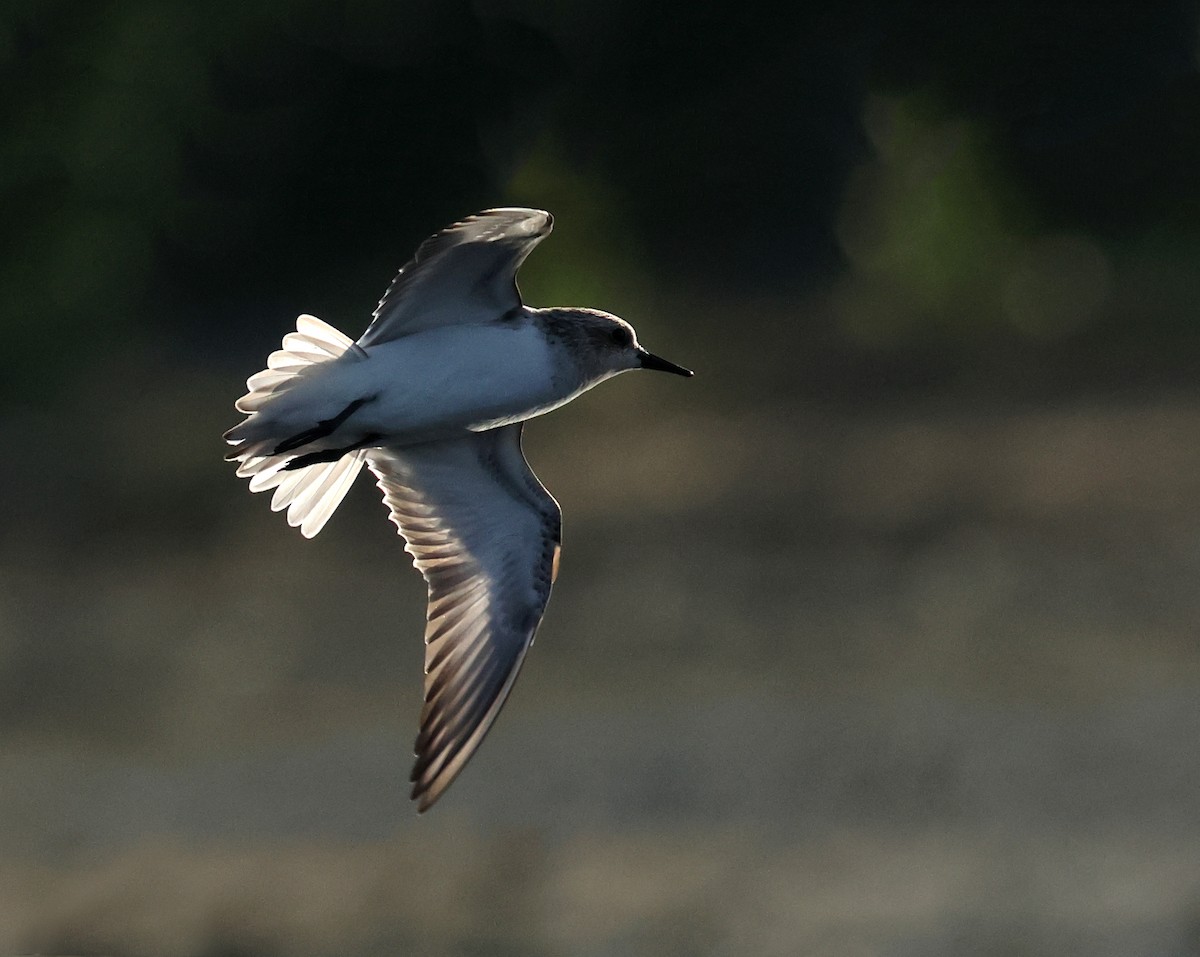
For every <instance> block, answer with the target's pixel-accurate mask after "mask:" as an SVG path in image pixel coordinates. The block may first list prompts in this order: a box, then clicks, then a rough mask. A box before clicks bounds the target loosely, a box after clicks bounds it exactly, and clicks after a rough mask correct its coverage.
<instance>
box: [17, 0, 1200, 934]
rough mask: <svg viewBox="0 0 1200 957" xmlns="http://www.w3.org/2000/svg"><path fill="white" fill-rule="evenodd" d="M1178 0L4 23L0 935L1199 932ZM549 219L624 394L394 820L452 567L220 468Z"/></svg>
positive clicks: (375, 518) (561, 457)
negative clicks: (627, 346) (428, 299)
mask: <svg viewBox="0 0 1200 957" xmlns="http://www.w3.org/2000/svg"><path fill="white" fill-rule="evenodd" d="M1198 13H1200V11H1198V8H1197V6H1196V4H1195V3H1168V2H1157V0H1149V2H1143V3H1139V4H1078V3H1073V2H1065V0H1038V2H1036V3H1032V2H1011V3H1000V4H993V5H991V6H988V7H983V6H980V5H970V4H957V5H956V4H945V3H935V2H930V0H896V2H891V3H880V2H869V0H855V2H849V3H845V4H841V5H828V4H815V3H802V2H801V3H794V4H791V5H788V6H787V7H786V8H784V7H782V6H777V5H771V6H763V7H757V6H756V5H755V4H753V3H751V4H738V5H736V6H732V7H731V6H730V5H728V4H723V3H720V4H719V3H714V2H711V0H696V2H692V3H689V4H677V3H666V2H659V0H639V2H637V3H634V2H625V0H603V2H601V0H585V2H579V3H566V2H556V0H475V2H469V3H464V2H438V0H405V2H399V3H397V2H394V0H292V2H290V3H287V4H284V3H272V2H269V0H238V2H228V0H213V2H210V3H208V4H206V5H204V6H203V7H201V6H198V5H195V4H189V3H182V2H177V0H154V2H150V0H121V2H97V3H91V4H79V3H77V2H66V0H8V2H7V3H6V4H5V5H4V7H3V10H2V11H0V117H2V119H0V210H2V213H0V249H2V250H3V253H2V255H0V337H2V341H3V347H2V348H0V444H2V445H3V448H4V450H5V454H4V459H5V468H4V469H3V471H2V472H0V492H2V495H3V501H4V503H5V509H4V516H3V521H2V522H0V951H2V952H5V953H34V952H36V953H42V954H83V955H100V954H107V955H166V957H175V955H179V957H275V955H310V954H311V955H315V954H329V953H351V954H362V955H375V954H423V955H435V957H438V955H447V957H450V955H453V957H483V955H533V957H537V955H559V954H575V955H587V957H602V955H604V957H607V955H622V957H624V955H694V954H719V955H731V957H732V955H737V957H744V955H751V954H753V955H767V957H773V955H778V957H794V955H797V954H821V955H828V957H840V955H846V957H866V955H894V957H910V955H911V957H942V955H945V957H962V955H981V957H983V955H988V957H993V955H994V957H999V955H1005V957H1014V955H1047V957H1050V955H1054V957H1061V955H1074V954H1078V955H1088V957H1098V955H1146V957H1184V955H1196V954H1200V852H1198V850H1200V816H1198V814H1197V811H1198V807H1200V754H1198V751H1197V745H1196V742H1197V739H1198V737H1200V647H1198V646H1197V637H1198V634H1197V623H1198V621H1200V588H1198V584H1200V447H1198V443H1197V434H1198V433H1200V388H1198V386H1197V372H1198V371H1200V369H1198V366H1200V322H1198V321H1197V310H1198V308H1200V269H1198V268H1197V262H1198V261H1200V175H1197V169H1198V167H1200V73H1198V63H1200V26H1198V23H1200V18H1198ZM511 204H528V205H534V206H539V207H543V208H546V209H549V210H551V211H552V212H553V213H554V214H555V216H556V218H557V227H556V231H555V233H554V235H553V237H552V238H551V239H550V240H549V241H547V242H546V243H545V244H544V245H543V246H542V247H541V248H540V249H539V250H538V251H537V252H536V253H535V254H534V256H533V257H532V259H531V260H530V262H529V263H528V265H527V266H526V268H525V269H524V271H523V273H522V289H523V291H524V293H525V295H526V298H527V300H528V301H530V302H531V303H533V304H537V305H553V304H567V305H589V306H595V307H599V308H604V309H607V310H610V311H613V312H616V313H618V314H619V315H622V316H624V317H626V318H628V319H629V320H630V321H632V322H633V323H634V324H635V325H636V327H637V329H638V331H639V333H640V336H641V338H642V341H643V342H644V343H646V345H647V346H648V347H649V348H650V349H652V350H653V351H655V352H658V353H660V354H662V355H664V356H666V357H668V358H670V359H672V360H674V361H676V362H679V363H682V364H685V365H687V366H690V367H693V368H695V369H696V370H697V376H696V378H695V379H693V380H691V381H689V382H683V381H682V380H678V379H673V378H670V377H666V376H659V377H656V376H628V377H624V378H622V379H620V380H618V381H616V382H613V383H609V384H606V385H605V386H603V387H601V388H599V389H597V390H596V391H595V392H593V393H590V394H588V395H587V396H584V397H583V398H582V399H580V400H579V401H578V402H576V403H574V404H573V405H571V406H570V407H569V408H567V409H564V410H562V411H560V412H558V413H556V414H555V415H553V416H549V417H547V418H545V419H543V420H539V421H537V422H535V423H533V424H532V425H531V426H530V427H529V428H528V429H527V431H526V449H527V453H528V456H529V458H530V460H531V462H532V464H533V466H534V468H535V469H536V470H537V472H538V473H539V475H540V476H541V478H542V479H543V481H544V482H545V484H546V485H547V486H548V487H549V488H550V489H551V490H552V491H553V492H554V494H555V495H556V496H557V497H558V499H559V501H560V502H561V503H562V506H563V510H564V513H565V522H566V524H565V553H564V560H563V574H562V576H561V578H560V579H559V582H558V585H557V587H556V589H555V593H554V597H553V600H552V601H551V603H550V607H549V610H548V614H547V616H546V619H545V622H544V625H543V627H542V629H541V632H540V634H539V638H538V642H537V644H536V646H535V648H534V652H533V654H531V655H530V657H529V659H528V662H527V665H526V668H525V671H524V675H523V677H522V679H521V681H520V682H519V684H518V686H517V688H516V691H515V693H514V695H513V697H512V699H511V700H510V702H509V705H508V707H507V709H506V711H505V714H504V716H503V717H502V718H501V720H500V721H499V722H498V723H497V725H496V728H495V730H494V731H493V732H492V734H491V736H490V738H489V740H488V741H487V743H486V745H485V746H484V747H483V748H482V750H481V751H480V753H479V754H478V756H477V757H476V759H475V760H474V761H473V762H472V763H471V765H470V766H469V767H468V768H467V770H466V771H465V773H464V774H463V776H462V777H461V778H460V779H459V781H458V782H457V783H456V785H455V786H454V787H453V788H452V789H451V790H450V791H449V792H448V793H447V795H446V796H445V798H444V799H443V800H442V801H441V803H440V804H439V805H438V806H437V807H436V808H435V809H434V810H433V811H432V812H430V813H429V814H428V815H425V816H423V817H421V818H418V817H417V816H416V815H415V813H414V811H413V808H412V807H411V806H410V805H409V803H408V801H407V787H406V780H407V774H408V770H409V766H410V760H411V758H410V743H411V741H412V739H413V737H414V735H415V725H416V716H417V711H418V707H419V695H420V671H421V657H422V655H421V652H422V649H421V642H420V636H421V633H422V627H421V625H422V616H423V612H424V587H423V584H422V583H421V581H420V579H419V577H418V576H417V575H416V573H415V572H414V571H413V570H412V569H411V568H410V567H409V563H408V556H407V555H406V554H405V553H404V552H403V550H402V543H401V542H400V541H399V540H398V539H397V538H396V536H395V535H394V533H393V530H392V527H391V525H390V524H389V523H388V522H387V521H386V520H385V518H386V513H385V511H384V509H383V507H382V505H381V504H380V502H379V495H378V493H377V491H376V490H375V489H374V488H373V486H372V485H371V483H370V481H368V480H367V479H366V478H361V479H360V480H359V483H358V485H357V486H356V488H355V489H354V490H353V491H352V493H351V495H350V497H349V498H348V500H347V501H346V503H345V504H344V505H343V506H342V508H341V509H340V511H339V512H338V514H337V515H336V516H335V518H334V519H333V521H332V522H331V523H330V525H329V526H328V528H327V529H326V530H325V531H324V532H323V533H322V534H321V535H320V536H319V538H317V539H315V540H313V541H311V542H306V541H304V540H302V539H301V538H300V536H299V535H298V534H297V533H296V532H295V531H294V530H292V529H289V528H288V527H287V526H286V524H285V523H284V522H283V521H282V519H281V518H280V516H278V515H273V514H271V513H270V511H269V510H268V508H267V505H268V502H267V500H266V498H265V497H261V496H260V497H251V496H250V495H249V494H248V493H247V491H246V488H245V483H244V482H241V481H239V480H237V479H236V478H235V476H234V474H233V469H232V468H231V467H230V466H229V465H227V464H226V463H224V462H223V461H222V455H223V453H224V451H225V447H224V445H223V444H222V442H221V441H220V435H221V432H222V431H223V430H224V429H226V428H228V427H229V426H231V425H233V424H234V423H235V422H236V421H237V419H238V416H237V415H236V414H235V413H234V410H233V407H232V403H233V401H234V399H235V398H236V397H237V396H238V395H240V394H241V392H242V391H243V390H242V385H243V381H244V380H245V378H246V377H247V376H248V375H250V374H251V373H253V372H255V371H257V370H258V369H259V368H261V367H262V365H263V360H264V358H265V356H266V354H267V353H268V352H270V351H271V350H272V349H274V348H276V346H277V343H278V341H279V339H280V338H281V336H282V335H283V334H284V333H286V332H287V331H288V330H289V329H291V328H292V326H293V323H294V319H295V316H296V315H297V314H299V313H301V312H311V313H314V314H316V315H318V316H320V317H322V318H323V319H325V320H327V321H329V322H331V323H333V324H334V325H336V326H338V327H339V328H341V329H343V330H344V331H346V332H348V333H350V334H351V335H358V334H359V333H360V332H361V331H362V329H363V328H364V327H365V325H366V322H367V319H368V317H369V313H370V310H371V308H372V307H373V305H374V303H375V301H376V299H377V298H378V296H379V295H380V294H381V293H382V291H383V289H384V288H385V287H386V285H387V283H388V282H389V281H390V279H391V277H392V275H393V274H394V271H395V269H396V268H397V267H398V266H399V265H400V264H401V263H402V262H403V261H404V260H406V259H407V258H408V256H409V254H410V253H411V252H412V250H413V249H414V248H415V246H416V244H417V243H418V242H419V241H420V240H421V239H423V238H424V237H425V236H426V235H428V234H429V233H431V232H433V231H434V230H436V229H438V228H440V227H441V226H443V225H446V224H447V223H449V222H452V221H453V220H455V219H458V218H460V217H462V216H463V215H466V214H468V213H471V212H473V211H475V210H477V209H480V208H484V207H487V206H495V205H511Z"/></svg>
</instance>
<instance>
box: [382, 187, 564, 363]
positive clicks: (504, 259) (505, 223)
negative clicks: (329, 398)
mask: <svg viewBox="0 0 1200 957" xmlns="http://www.w3.org/2000/svg"><path fill="white" fill-rule="evenodd" d="M553 225H554V219H553V217H552V216H551V215H550V214H549V213H547V212H543V211H542V210H540V209H520V208H513V209H489V210H485V211H484V212H482V213H478V214H477V215H475V216H469V217H468V218H466V219H464V220H463V221H462V222H461V223H455V224H454V225H453V226H448V227H446V228H445V229H443V230H442V231H441V232H440V233H437V234H435V235H433V236H431V237H429V239H427V240H425V242H423V243H421V245H420V247H419V248H418V249H417V252H416V254H415V255H414V256H413V258H412V259H411V260H409V262H408V263H407V264H406V265H405V266H404V267H403V268H402V269H401V270H400V272H399V274H398V275H397V276H396V278H395V279H393V280H392V284H391V285H390V286H388V289H387V292H385V293H384V294H383V298H382V299H381V300H379V305H378V306H377V307H376V308H375V313H374V315H375V321H374V322H372V323H371V325H370V326H368V327H367V331H366V332H365V333H363V335H362V338H361V339H359V340H358V342H359V345H361V346H364V347H366V346H373V345H378V344H379V343H381V342H390V341H391V340H392V339H398V338H399V337H400V336H406V335H408V334H410V333H413V332H418V331H420V330H422V329H429V328H431V327H433V326H443V325H456V324H468V325H469V324H471V323H477V322H481V321H488V320H490V319H494V318H496V317H497V316H499V315H502V314H504V313H505V312H507V311H508V310H510V309H512V308H513V307H515V306H520V304H521V297H520V294H519V293H518V292H517V278H516V277H517V270H518V269H519V268H520V266H521V263H522V262H524V261H525V257H526V256H528V255H529V253H530V251H531V250H532V249H533V247H534V246H536V245H537V244H538V243H539V242H541V241H542V240H543V239H545V238H546V237H547V236H548V235H550V230H551V228H552V227H553ZM481 316H482V317H483V318H481Z"/></svg>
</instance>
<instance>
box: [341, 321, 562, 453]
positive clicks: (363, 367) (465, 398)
mask: <svg viewBox="0 0 1200 957" xmlns="http://www.w3.org/2000/svg"><path fill="white" fill-rule="evenodd" d="M367 356H368V358H367V360H366V361H365V362H359V363H347V364H346V366H345V367H344V368H345V371H346V373H347V374H348V376H349V377H351V378H353V379H361V386H362V389H361V392H360V395H363V396H368V395H369V396H373V398H371V399H370V401H368V402H367V403H365V404H364V405H363V406H362V407H361V409H359V410H358V411H357V412H356V413H355V414H354V415H353V417H351V418H350V419H349V420H348V421H347V422H346V427H347V428H348V429H351V430H352V431H353V432H357V433H360V434H362V433H373V434H378V435H380V436H383V437H384V439H391V440H393V441H396V442H400V443H402V442H408V441H421V440H422V439H426V438H435V437H438V436H440V435H445V434H447V433H453V432H458V431H462V430H463V429H470V430H474V431H479V430H482V429H487V428H494V427H495V426H498V425H503V424H506V423H508V422H516V421H520V420H522V419H526V418H529V417H530V416H531V415H536V414H537V413H539V412H544V411H546V410H547V409H549V408H552V407H554V406H556V405H558V404H560V403H561V402H563V401H565V400H566V399H567V398H568V397H569V393H564V394H563V395H556V394H555V391H556V390H555V389H554V375H553V368H552V364H551V355H550V351H549V349H548V347H547V345H546V342H545V339H544V338H543V337H542V336H541V335H540V334H539V333H538V331H537V330H536V329H535V328H533V327H532V326H529V325H524V324H522V325H519V326H517V327H516V328H512V329H509V328H504V327H500V326H451V327H448V328H442V329H434V330H430V331H428V332H423V333H419V334H417V335H414V336H409V337H406V338H403V339H397V340H395V341H393V342H388V343H384V344H383V345H380V346H375V347H373V348H371V349H368V350H367ZM347 384H348V383H347ZM560 391H561V387H560Z"/></svg>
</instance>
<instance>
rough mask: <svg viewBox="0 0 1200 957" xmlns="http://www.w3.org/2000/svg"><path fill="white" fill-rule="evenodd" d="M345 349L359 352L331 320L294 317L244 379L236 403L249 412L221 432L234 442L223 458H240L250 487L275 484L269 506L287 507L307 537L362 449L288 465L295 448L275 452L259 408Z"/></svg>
mask: <svg viewBox="0 0 1200 957" xmlns="http://www.w3.org/2000/svg"><path fill="white" fill-rule="evenodd" d="M348 351H360V352H361V350H359V347H358V346H357V345H355V343H354V342H353V340H351V339H350V338H349V337H348V336H345V335H343V334H342V333H340V332H338V330H336V329H334V328H333V326H331V325H329V324H327V323H324V322H322V321H321V320H320V319H318V318H317V317H316V316H301V317H300V318H299V319H297V320H296V331H295V332H291V333H288V334H287V335H286V336H284V338H283V348H282V349H279V350H277V351H275V352H272V353H271V355H270V356H269V357H268V359H267V368H265V369H264V370H263V371H262V372H258V373H256V374H254V375H252V376H251V377H250V378H249V379H248V380H246V388H247V389H248V390H249V391H248V392H247V393H246V394H245V395H244V396H242V397H241V398H240V399H238V400H237V403H236V405H235V407H236V408H237V410H238V411H239V412H245V413H247V418H246V419H245V420H244V421H243V422H242V423H241V424H240V425H235V426H234V427H233V428H232V429H230V430H229V431H228V432H226V433H225V441H226V442H228V443H229V444H230V445H232V446H234V448H233V450H232V451H231V452H230V453H229V454H228V455H226V456H225V458H226V459H227V460H229V461H231V462H237V463H238V470H237V474H238V475H239V476H241V477H242V478H249V479H250V491H251V492H262V491H265V490H267V489H269V488H273V489H275V494H274V495H273V496H272V498H271V510H272V511H275V512H278V511H280V510H282V509H285V508H286V509H287V520H288V524H289V525H291V526H293V527H295V526H299V527H300V534H302V535H303V536H304V537H305V538H312V537H313V536H314V535H316V534H317V532H319V531H320V530H321V529H322V528H324V527H325V523H326V522H327V521H329V517H330V516H331V515H332V514H333V513H334V511H335V510H336V509H337V507H338V505H340V504H341V501H342V499H343V498H345V496H346V493H347V492H348V491H349V490H350V486H351V485H352V484H353V483H354V478H355V476H357V475H358V473H359V470H360V469H361V468H362V465H363V463H364V462H365V461H366V456H367V453H366V450H365V449H359V450H356V451H349V452H347V453H346V454H345V455H343V456H341V457H340V458H338V459H337V460H335V461H332V462H318V463H314V464H312V465H308V466H304V467H302V468H289V467H288V463H289V462H291V461H292V459H294V458H295V457H296V456H297V455H298V454H299V452H298V451H296V452H294V451H291V450H288V451H285V452H282V453H280V452H278V451H277V448H278V443H279V437H278V436H263V435H262V434H261V432H262V429H261V426H260V423H259V422H258V421H256V420H257V419H258V415H257V413H258V412H259V410H260V409H262V408H263V407H264V406H265V405H266V404H267V403H268V402H270V401H271V400H272V399H274V398H276V397H278V396H279V395H281V394H282V393H284V392H287V391H288V389H290V388H291V387H292V386H294V385H295V384H296V382H297V381H298V379H299V377H300V376H302V375H303V374H304V372H305V370H307V369H309V368H310V367H312V366H313V365H316V364H319V363H323V362H331V361H332V360H334V359H337V358H338V357H339V356H341V355H343V354H344V353H346V352H348ZM256 426H260V428H256Z"/></svg>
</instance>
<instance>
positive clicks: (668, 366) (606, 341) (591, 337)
mask: <svg viewBox="0 0 1200 957" xmlns="http://www.w3.org/2000/svg"><path fill="white" fill-rule="evenodd" d="M539 311H541V312H542V315H543V317H544V328H545V329H546V333H547V335H548V336H549V337H550V338H551V339H552V340H555V341H557V342H559V343H560V345H561V347H562V348H563V349H564V350H565V351H566V353H567V355H569V356H570V357H571V359H572V360H573V361H574V362H575V364H576V365H577V366H578V367H579V370H580V373H581V377H582V378H583V379H584V381H586V382H589V383H595V382H599V381H600V380H601V379H607V378H609V377H610V376H614V375H617V374H619V373H621V372H628V371H630V370H631V369H651V370H653V371H657V372H672V373H674V374H675V375H681V376H689V377H690V376H691V375H692V372H691V370H690V369H685V368H684V367H683V366H678V365H676V364H675V363H674V362H668V361H667V360H666V359H663V358H660V357H659V356H656V355H654V354H653V353H650V352H647V351H646V350H645V349H643V348H642V347H641V345H640V344H639V343H638V338H637V333H636V332H634V331H633V326H631V325H630V324H629V323H627V322H626V321H625V320H624V319H621V318H619V317H617V316H614V315H611V314H609V313H607V312H601V311H600V310H598V309H547V310H544V311H543V310H539Z"/></svg>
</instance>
